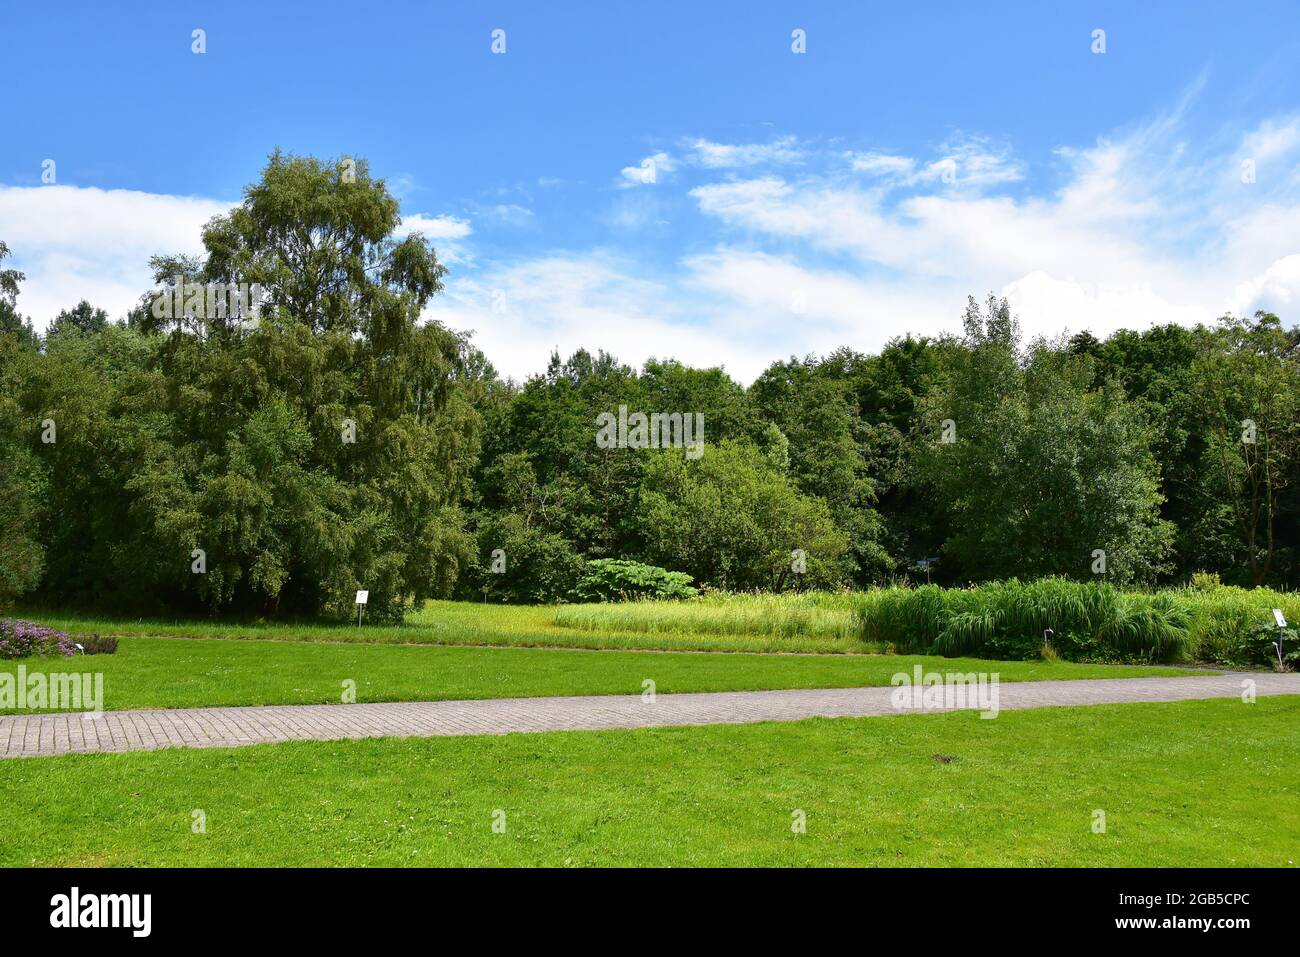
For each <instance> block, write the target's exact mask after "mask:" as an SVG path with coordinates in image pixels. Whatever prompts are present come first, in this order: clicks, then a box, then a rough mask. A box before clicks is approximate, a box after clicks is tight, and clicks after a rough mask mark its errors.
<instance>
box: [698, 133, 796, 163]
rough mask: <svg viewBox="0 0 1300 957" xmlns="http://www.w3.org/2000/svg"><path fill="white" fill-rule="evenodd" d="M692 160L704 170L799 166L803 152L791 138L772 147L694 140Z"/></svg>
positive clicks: (779, 141)
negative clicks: (780, 165) (783, 165)
mask: <svg viewBox="0 0 1300 957" xmlns="http://www.w3.org/2000/svg"><path fill="white" fill-rule="evenodd" d="M689 146H690V149H691V154H692V155H691V159H692V160H693V161H694V162H695V163H697V164H698V165H700V166H703V167H704V168H705V169H732V168H736V167H744V166H761V165H776V164H784V163H798V162H801V161H802V160H803V158H804V155H805V152H804V150H803V149H801V148H800V147H799V145H798V141H797V140H796V139H795V138H794V137H793V136H785V137H782V138H780V139H777V140H774V141H772V142H771V143H742V144H733V143H714V142H712V141H711V140H705V139H695V140H691V141H690V143H689Z"/></svg>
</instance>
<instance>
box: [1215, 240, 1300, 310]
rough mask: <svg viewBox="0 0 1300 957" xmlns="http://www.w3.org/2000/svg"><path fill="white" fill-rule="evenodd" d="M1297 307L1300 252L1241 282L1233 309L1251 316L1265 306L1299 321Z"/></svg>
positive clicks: (1298, 303) (1233, 299) (1264, 308)
mask: <svg viewBox="0 0 1300 957" xmlns="http://www.w3.org/2000/svg"><path fill="white" fill-rule="evenodd" d="M1297 307H1300V253H1297V254H1295V255H1292V256H1285V257H1283V258H1282V259H1279V260H1278V261H1277V262H1275V263H1273V264H1272V265H1271V266H1269V267H1268V268H1267V269H1266V270H1264V272H1263V273H1261V274H1260V275H1258V276H1255V277H1254V278H1252V279H1248V280H1246V281H1245V282H1243V283H1240V284H1239V285H1238V286H1237V288H1236V291H1235V292H1234V294H1233V297H1232V303H1231V306H1230V310H1231V311H1232V313H1233V314H1235V315H1238V316H1250V315H1254V314H1255V312H1256V311H1257V310H1260V309H1263V310H1265V311H1266V312H1275V313H1278V314H1279V315H1282V316H1283V317H1284V318H1288V319H1289V320H1290V321H1291V322H1295V321H1296V312H1297Z"/></svg>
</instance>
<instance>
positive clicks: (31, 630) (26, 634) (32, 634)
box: [0, 618, 77, 659]
mask: <svg viewBox="0 0 1300 957" xmlns="http://www.w3.org/2000/svg"><path fill="white" fill-rule="evenodd" d="M76 653H77V649H76V646H74V645H73V643H72V639H71V638H69V637H68V636H67V634H66V633H65V632H62V631H55V630H54V629H53V628H46V627H45V626H44V625H38V624H36V623H35V622H32V621H22V620H20V619H17V618H5V619H4V620H3V621H0V658H6V659H11V658H30V657H31V656H33V655H36V656H39V657H41V658H53V657H56V656H58V655H75V654H76Z"/></svg>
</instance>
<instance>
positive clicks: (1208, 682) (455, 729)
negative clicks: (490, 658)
mask: <svg viewBox="0 0 1300 957" xmlns="http://www.w3.org/2000/svg"><path fill="white" fill-rule="evenodd" d="M1246 680H1250V681H1253V682H1254V683H1255V691H1256V694H1258V695H1273V694H1300V675H1279V674H1265V673H1254V674H1225V675H1210V676H1204V677H1202V676H1190V677H1180V678H1103V679H1090V680H1082V681H1017V682H1003V683H1002V684H1001V685H1000V686H999V689H998V692H999V694H998V706H999V708H1000V709H1001V710H1008V709H1015V708H1043V707H1053V706H1062V705H1090V704H1124V703H1129V702H1143V701H1184V700H1190V699H1199V698H1239V697H1240V696H1241V694H1242V688H1243V681H1246ZM894 690H895V689H893V688H836V689H825V690H797V691H729V692H719V693H706V694H661V695H658V696H657V697H656V699H655V700H654V701H653V702H646V701H643V700H642V699H641V696H640V695H601V696H591V697H565V698H509V699H493V700H485V701H419V702H402V703H397V702H394V703H383V704H334V705H331V704H317V705H275V706H268V707H238V708H184V709H180V708H178V709H159V710H154V711H105V712H103V713H102V714H100V715H98V716H96V717H91V716H89V715H85V714H81V713H73V714H50V713H33V714H20V715H4V716H0V758H16V757H35V756H39V755H55V754H69V753H81V752H88V751H149V750H154V749H157V748H169V747H180V748H219V747H237V746H239V745H245V744H262V743H268V742H276V741H301V740H315V741H333V740H340V739H345V738H379V737H398V738H403V737H436V736H446V735H480V734H509V733H511V732H517V731H523V732H528V731H575V730H584V729H585V730H596V729H603V728H660V727H680V726H684V725H700V724H746V723H749V722H754V721H796V720H799V719H801V718H817V717H820V718H845V717H870V716H874V715H887V714H898V713H900V712H899V710H898V709H896V708H894V706H893V705H892V704H891V699H890V695H891V693H892V692H893V691H894ZM904 710H911V709H904ZM944 710H947V709H944Z"/></svg>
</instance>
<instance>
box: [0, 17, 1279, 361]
mask: <svg viewBox="0 0 1300 957" xmlns="http://www.w3.org/2000/svg"><path fill="white" fill-rule="evenodd" d="M903 6H904V5H901V4H900V5H895V4H891V5H883V4H874V3H872V4H868V3H839V4H832V3H816V4H809V3H802V4H801V3H793V2H790V3H765V2H753V0H751V2H744V3H733V2H724V3H708V4H700V3H694V4H691V3H673V2H659V3H653V4H646V3H624V2H604V3H595V2H593V3H567V4H566V3H548V4H539V3H536V2H527V3H524V2H521V3H472V4H471V3H447V2H428V0H426V2H423V3H409V4H408V3H389V4H380V3H375V4H358V3H355V2H349V3H328V2H324V3H322V2H314V3H311V4H306V3H301V4H300V3H261V4H252V3H249V4H245V3H240V2H224V3H215V2H211V3H192V2H189V3H187V2H180V3H177V2H169V3H157V4H149V3H137V4H125V5H122V6H121V7H117V8H114V7H110V6H109V5H104V4H98V3H97V4H90V3H71V4H68V5H65V6H64V7H61V8H60V9H59V11H58V13H57V14H51V13H50V12H49V8H48V7H43V6H42V5H39V4H15V3H12V2H10V3H5V4H4V5H3V6H0V62H2V63H4V65H5V68H4V75H5V87H6V88H5V113H6V116H7V118H6V120H5V122H4V123H3V127H4V128H3V131H0V239H3V240H5V241H6V242H7V243H8V244H9V246H10V247H11V249H12V250H13V252H14V256H15V260H16V261H17V263H18V265H19V267H20V268H22V269H24V270H25V271H26V272H27V273H28V276H29V279H28V282H27V284H26V286H25V288H24V293H23V297H22V298H21V299H20V308H21V309H22V311H24V312H26V313H29V314H31V315H32V317H33V318H34V319H35V320H36V322H37V324H38V325H43V324H44V323H45V322H47V321H48V319H49V318H50V317H51V316H52V314H53V312H54V311H57V309H58V308H62V307H64V306H67V305H71V304H73V303H75V301H76V300H77V299H79V298H81V297H82V296H85V297H88V298H90V299H91V300H92V301H94V302H96V303H97V304H102V305H104V306H105V307H107V308H109V310H110V312H113V313H114V314H120V313H121V312H123V311H124V310H125V308H126V306H127V305H128V304H129V303H131V302H133V301H134V299H135V298H136V297H137V296H138V295H139V293H140V292H141V291H143V288H147V284H148V274H147V266H146V260H147V258H148V255H149V254H150V253H152V252H164V251H183V250H193V249H196V248H197V247H196V244H197V240H198V227H199V225H200V224H201V223H202V222H203V221H204V220H205V219H206V218H207V217H208V216H209V215H212V214H213V213H215V212H219V211H221V210H222V209H224V208H226V207H228V206H229V205H230V204H232V203H234V202H236V201H237V200H238V198H239V195H240V190H241V189H242V187H243V186H244V185H245V184H247V183H248V182H250V181H252V180H253V179H255V178H256V176H257V173H258V170H259V169H260V167H261V165H262V163H263V162H264V160H265V156H266V154H267V153H268V152H269V151H270V150H271V149H273V148H274V147H276V146H280V147H282V148H284V149H286V150H289V151H293V152H298V153H311V154H316V155H320V156H330V157H333V156H339V155H359V156H365V157H367V158H368V159H369V160H370V163H371V168H372V170H373V171H374V172H375V173H377V174H378V175H381V176H384V177H386V178H387V180H388V182H389V184H390V186H391V188H392V189H393V190H394V192H395V193H397V195H398V196H399V197H400V198H401V200H402V208H403V214H404V216H405V217H406V218H407V226H408V227H415V228H421V229H423V230H424V231H425V232H426V234H427V235H430V236H431V237H432V238H433V239H434V242H435V245H436V246H437V247H438V249H439V251H440V253H441V254H442V255H443V256H444V258H445V259H446V260H447V261H448V262H449V264H450V265H451V267H452V275H451V278H450V280H449V283H448V290H447V295H446V296H444V297H443V298H442V299H441V300H440V301H439V303H438V304H437V305H436V306H435V307H434V308H433V309H431V315H434V316H436V317H437V318H439V319H441V320H443V321H446V322H449V323H450V324H452V325H455V326H457V327H460V328H466V329H473V330H475V335H476V338H477V340H478V341H479V343H480V345H482V346H483V348H484V349H485V350H486V351H487V352H488V355H489V357H490V358H492V359H493V361H494V362H496V363H497V365H498V366H499V367H500V368H502V369H503V370H504V371H506V372H508V373H510V374H513V375H516V376H522V375H526V374H528V373H530V372H533V371H538V370H540V369H541V368H542V367H543V366H544V364H545V361H546V357H547V354H548V353H549V351H550V349H551V348H553V347H558V348H560V349H561V350H562V351H569V350H571V349H572V348H576V347H577V346H580V345H581V346H586V347H588V348H593V349H594V348H597V347H604V348H607V349H609V350H611V351H613V352H615V353H616V354H617V355H619V356H620V357H622V358H624V359H626V360H628V361H634V362H637V361H641V360H643V359H644V358H646V357H647V356H650V355H661V356H662V355H675V356H678V357H681V358H683V359H685V360H687V361H691V362H694V363H697V364H711V363H716V362H723V363H725V364H726V366H727V367H728V369H729V370H731V371H732V372H733V373H734V374H736V375H737V376H739V377H740V378H742V379H748V378H750V377H752V376H753V375H754V374H755V373H756V372H757V371H759V370H760V369H761V368H762V367H763V366H764V365H766V363H767V362H769V361H771V360H773V359H776V358H781V357H784V356H786V355H788V354H791V353H796V354H802V353H805V352H809V351H825V350H828V349H831V348H834V347H835V346H836V345H840V344H848V345H851V346H854V347H855V348H859V349H863V350H870V349H875V348H878V347H879V346H880V345H881V344H882V343H883V342H885V341H886V340H887V339H888V338H889V337H890V336H893V335H897V334H901V333H903V332H908V331H911V332H917V333H930V334H932V333H935V332H939V331H943V330H945V329H946V330H953V329H955V328H957V325H958V317H959V316H960V313H961V310H962V307H963V303H964V298H965V295H966V293H968V292H971V293H975V294H977V295H982V294H983V293H985V292H987V291H990V290H993V291H996V292H999V293H1004V294H1007V295H1008V296H1010V297H1011V298H1012V301H1013V304H1014V305H1015V306H1016V308H1017V311H1019V312H1020V314H1021V318H1022V322H1023V324H1024V325H1025V327H1026V329H1028V330H1029V331H1030V332H1033V333H1042V334H1052V333H1056V332H1059V331H1061V330H1062V329H1066V328H1068V329H1071V330H1077V329H1079V328H1082V327H1091V328H1093V330H1094V331H1095V332H1097V333H1099V334H1104V333H1106V332H1109V331H1111V330H1112V329H1114V328H1117V327H1119V326H1121V325H1128V326H1141V325H1145V324H1148V323H1150V322H1155V321H1180V322H1194V321H1199V320H1202V319H1210V318H1213V317H1214V316H1216V315H1219V314H1221V313H1223V312H1224V311H1226V310H1229V309H1232V310H1235V311H1245V310H1250V309H1253V308H1260V307H1265V308H1273V309H1275V310H1278V311H1280V312H1282V313H1283V315H1284V318H1288V316H1287V315H1286V311H1287V308H1288V307H1293V306H1294V305H1296V304H1300V215H1297V213H1300V165H1298V164H1300V102H1298V98H1297V93H1300V29H1297V28H1298V27H1300V12H1298V10H1300V8H1298V7H1297V6H1296V4H1294V3H1268V2H1252V3H1249V4H1241V5H1225V4H1205V5H1195V4H1186V3H1142V4H1135V3H1113V4H1112V3H1050V4H1045V3H1041V2H1040V3H1025V4H1012V3H1008V4H998V5H996V6H997V7H998V11H997V12H988V11H984V10H977V9H975V8H976V7H983V6H989V5H976V4H969V3H963V4H957V3H952V4H946V3H930V4H921V5H910V7H911V8H910V9H895V8H898V7H903ZM1216 8H1217V9H1216ZM196 28H201V29H203V30H204V31H206V42H207V52H206V53H204V54H202V55H196V54H194V53H192V52H191V42H192V41H191V31H193V30H194V29H196ZM496 29H501V30H504V31H505V45H506V50H505V53H504V54H494V53H493V52H492V49H491V44H492V31H493V30H496ZM796 29H800V30H803V31H805V34H806V52H805V53H802V54H799V53H795V52H793V51H792V49H791V47H792V38H791V33H792V31H793V30H796ZM1098 29H1101V30H1104V31H1105V52H1104V53H1094V52H1093V51H1092V47H1093V46H1094V40H1093V31H1094V30H1098ZM47 159H53V160H54V161H55V163H56V167H55V169H56V179H55V182H54V183H52V184H49V183H43V182H42V178H41V177H42V162H43V161H44V160H47ZM1246 162H1250V163H1253V167H1252V168H1253V177H1252V178H1253V182H1243V179H1244V178H1246V177H1245V175H1244V173H1243V170H1244V167H1243V165H1242V164H1243V163H1246ZM1289 318H1290V319H1291V320H1292V321H1296V320H1297V316H1295V315H1291V316H1290V317H1289Z"/></svg>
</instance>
